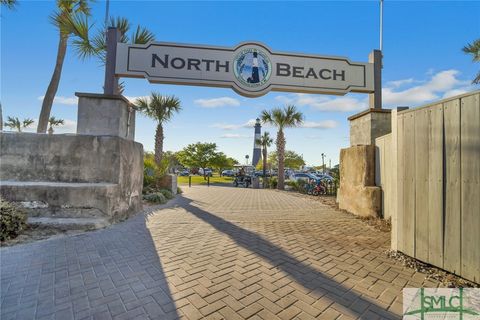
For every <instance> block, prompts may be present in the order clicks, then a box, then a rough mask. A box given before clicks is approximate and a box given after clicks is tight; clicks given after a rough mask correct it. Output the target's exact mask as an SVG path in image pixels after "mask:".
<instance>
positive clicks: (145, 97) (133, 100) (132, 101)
mask: <svg viewBox="0 0 480 320" xmlns="http://www.w3.org/2000/svg"><path fill="white" fill-rule="evenodd" d="M125 98H127V99H128V100H129V101H130V102H131V103H135V102H136V101H137V99H147V100H148V101H150V96H136V97H130V96H125Z"/></svg>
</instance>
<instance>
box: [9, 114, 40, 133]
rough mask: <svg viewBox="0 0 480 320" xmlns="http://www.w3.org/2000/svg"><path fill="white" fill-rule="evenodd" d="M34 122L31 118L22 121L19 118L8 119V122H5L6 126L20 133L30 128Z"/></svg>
mask: <svg viewBox="0 0 480 320" xmlns="http://www.w3.org/2000/svg"><path fill="white" fill-rule="evenodd" d="M33 122H34V121H33V120H32V119H29V118H26V119H24V120H23V121H20V119H18V118H17V117H8V119H7V122H5V126H6V127H9V128H11V129H12V130H14V129H16V130H17V131H18V132H22V128H28V127H29V126H30V125H32V123H33Z"/></svg>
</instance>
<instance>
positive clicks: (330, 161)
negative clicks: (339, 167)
mask: <svg viewBox="0 0 480 320" xmlns="http://www.w3.org/2000/svg"><path fill="white" fill-rule="evenodd" d="M328 169H332V159H328Z"/></svg>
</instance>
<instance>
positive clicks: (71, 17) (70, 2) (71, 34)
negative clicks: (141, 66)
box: [37, 0, 155, 133]
mask: <svg viewBox="0 0 480 320" xmlns="http://www.w3.org/2000/svg"><path fill="white" fill-rule="evenodd" d="M89 1H90V2H91V1H93V0H57V7H58V11H57V12H55V13H54V14H53V16H52V22H53V24H54V25H55V26H56V27H57V28H58V29H59V32H60V42H59V45H58V52H57V60H56V64H55V69H54V72H53V75H52V79H51V80H50V84H49V86H48V88H47V92H46V93H45V97H44V99H43V103H42V110H41V112H40V119H39V123H38V128H37V132H39V133H40V132H45V131H46V130H47V126H48V119H49V117H50V112H51V109H52V104H53V100H54V98H55V94H56V93H57V89H58V85H59V83H60V76H61V73H62V67H63V61H64V59H65V55H66V52H67V44H68V40H69V38H72V39H73V40H72V45H73V46H74V48H75V51H76V54H77V56H78V57H79V58H80V59H82V60H83V59H86V58H89V57H92V56H96V57H99V58H100V60H101V61H102V62H105V57H106V50H107V45H106V34H105V30H106V27H104V28H102V29H100V30H98V31H97V33H96V34H95V35H94V36H93V37H91V38H90V36H89V32H90V29H91V25H90V24H89V23H88V17H89V16H90V8H89V6H88V4H89ZM110 25H112V26H115V27H116V28H117V29H118V30H119V31H120V42H123V43H128V42H131V43H134V44H145V43H147V42H150V41H153V40H155V36H154V35H153V33H152V32H150V31H149V30H147V29H146V28H144V27H140V26H137V29H136V31H135V32H134V33H132V35H131V37H129V36H128V32H129V30H130V22H129V21H128V19H126V18H122V17H118V18H113V17H111V18H110ZM117 92H118V93H122V92H123V84H119V87H118V89H117Z"/></svg>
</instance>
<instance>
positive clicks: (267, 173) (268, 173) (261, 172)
mask: <svg viewBox="0 0 480 320" xmlns="http://www.w3.org/2000/svg"><path fill="white" fill-rule="evenodd" d="M254 176H255V177H263V170H257V171H255V173H254ZM265 176H266V177H271V174H270V172H269V171H268V170H267V171H266V172H265Z"/></svg>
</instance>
